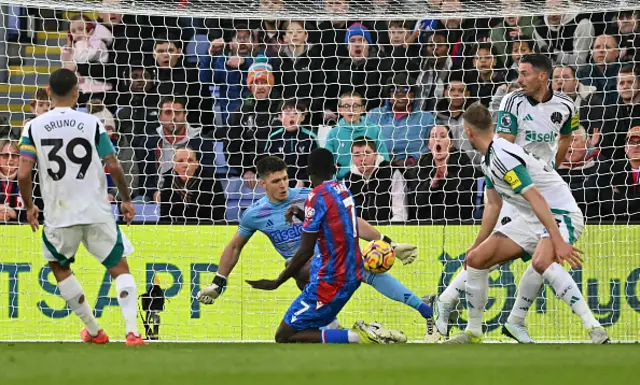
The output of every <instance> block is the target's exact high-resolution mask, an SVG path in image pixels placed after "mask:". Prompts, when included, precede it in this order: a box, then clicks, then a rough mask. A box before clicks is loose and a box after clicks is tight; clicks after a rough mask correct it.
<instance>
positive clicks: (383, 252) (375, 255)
mask: <svg viewBox="0 0 640 385" xmlns="http://www.w3.org/2000/svg"><path fill="white" fill-rule="evenodd" d="M362 259H363V261H364V268H365V269H367V270H368V271H370V272H372V273H384V272H385V271H388V270H389V269H391V266H393V262H395V260H396V253H395V251H393V248H392V247H391V245H390V244H388V243H387V242H385V241H380V240H378V241H371V242H369V243H368V244H367V245H366V246H365V247H364V248H363V249H362Z"/></svg>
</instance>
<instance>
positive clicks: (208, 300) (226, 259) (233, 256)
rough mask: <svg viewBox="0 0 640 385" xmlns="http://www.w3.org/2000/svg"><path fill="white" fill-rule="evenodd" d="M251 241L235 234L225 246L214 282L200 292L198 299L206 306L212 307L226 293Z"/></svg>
mask: <svg viewBox="0 0 640 385" xmlns="http://www.w3.org/2000/svg"><path fill="white" fill-rule="evenodd" d="M248 241H249V240H248V239H247V238H245V237H243V236H241V235H240V234H239V233H235V235H234V236H233V238H232V239H231V241H230V242H229V243H228V244H227V246H225V248H224V250H223V251H222V256H221V257H220V263H219V266H218V271H217V272H216V276H215V277H214V278H213V282H212V283H211V285H209V286H208V287H206V288H204V289H202V290H200V291H199V292H198V294H197V295H196V299H197V300H198V301H199V302H201V303H203V304H205V305H211V304H212V303H214V302H215V300H216V299H217V298H218V297H219V296H220V295H222V293H224V291H225V289H226V288H227V278H228V277H229V274H231V272H232V271H233V269H234V268H235V267H236V265H237V264H238V260H239V259H240V253H242V249H243V248H244V246H245V245H246V244H247V242H248Z"/></svg>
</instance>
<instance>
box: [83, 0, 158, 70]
mask: <svg viewBox="0 0 640 385" xmlns="http://www.w3.org/2000/svg"><path fill="white" fill-rule="evenodd" d="M121 2H122V0H102V3H103V4H105V5H107V6H110V7H114V6H116V7H118V6H120V5H121ZM99 16H100V22H101V24H102V25H103V26H104V27H106V28H108V29H109V30H110V31H111V35H112V36H113V43H112V44H111V46H108V47H109V48H110V49H109V60H108V62H109V63H114V64H115V65H116V66H117V67H118V70H117V73H118V74H122V71H124V70H125V69H126V68H127V67H128V66H129V65H131V64H132V63H142V62H143V59H144V56H145V55H147V54H150V53H151V51H152V50H153V43H151V44H150V42H151V38H152V37H153V28H152V27H151V26H150V25H149V20H148V17H146V16H142V15H131V14H126V15H122V14H119V13H110V12H101V13H99ZM78 72H80V73H82V71H80V69H78Z"/></svg>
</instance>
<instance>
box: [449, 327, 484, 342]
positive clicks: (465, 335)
mask: <svg viewBox="0 0 640 385" xmlns="http://www.w3.org/2000/svg"><path fill="white" fill-rule="evenodd" d="M442 343H443V344H479V343H482V338H481V337H477V336H475V335H474V334H473V333H471V332H470V331H468V330H465V331H464V332H462V333H460V334H458V335H457V336H455V337H452V338H449V339H448V340H446V341H444V342H442Z"/></svg>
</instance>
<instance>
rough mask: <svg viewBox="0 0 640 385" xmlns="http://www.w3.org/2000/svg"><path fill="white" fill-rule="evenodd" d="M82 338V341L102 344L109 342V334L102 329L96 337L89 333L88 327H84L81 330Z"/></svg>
mask: <svg viewBox="0 0 640 385" xmlns="http://www.w3.org/2000/svg"><path fill="white" fill-rule="evenodd" d="M80 338H82V342H86V343H89V344H98V345H102V344H106V343H107V342H109V336H108V335H107V333H105V331H104V330H102V329H100V330H98V335H97V336H95V337H94V336H92V335H91V334H89V331H88V330H87V328H84V329H82V331H81V332H80Z"/></svg>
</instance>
